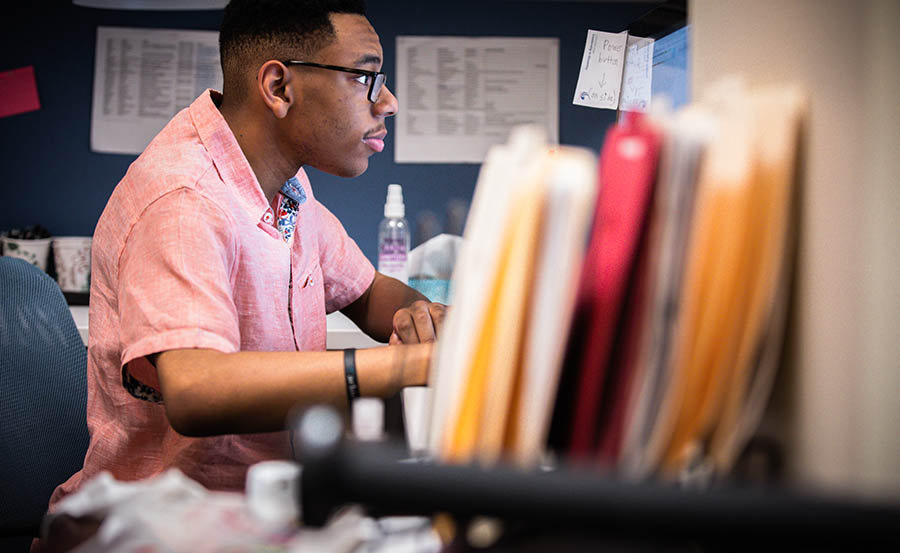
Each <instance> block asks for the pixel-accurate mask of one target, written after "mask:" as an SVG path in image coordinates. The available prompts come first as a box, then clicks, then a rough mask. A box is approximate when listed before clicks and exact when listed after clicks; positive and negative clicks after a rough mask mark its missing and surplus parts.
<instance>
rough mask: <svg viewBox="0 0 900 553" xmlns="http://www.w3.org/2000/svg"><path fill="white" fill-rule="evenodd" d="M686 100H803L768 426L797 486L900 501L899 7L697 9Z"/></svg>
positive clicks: (710, 0)
mask: <svg viewBox="0 0 900 553" xmlns="http://www.w3.org/2000/svg"><path fill="white" fill-rule="evenodd" d="M689 19H690V21H691V29H692V37H693V39H694V42H693V45H692V69H693V89H694V91H695V93H696V94H702V91H703V90H704V89H705V88H706V87H707V86H708V85H710V84H711V83H713V82H715V81H716V80H717V79H719V78H721V77H722V76H724V75H730V74H741V75H743V76H744V77H745V78H746V79H747V80H748V82H749V83H752V84H756V85H764V84H769V83H773V82H794V83H798V84H800V85H802V86H803V87H805V89H806V90H807V91H809V93H810V109H809V120H808V122H807V129H806V131H807V132H806V148H805V156H806V163H805V168H804V170H803V172H802V177H801V182H800V184H801V189H802V200H801V210H802V218H801V224H800V229H799V244H798V246H799V251H798V260H797V276H796V278H797V285H796V293H795V296H794V309H793V311H794V315H793V317H792V324H791V325H790V328H789V333H788V338H789V340H788V344H789V346H788V359H787V362H786V363H785V365H784V367H783V369H784V370H783V371H782V377H783V379H782V382H781V383H780V385H779V387H778V393H777V395H776V398H775V402H774V404H773V406H772V409H771V413H770V414H771V415H772V417H771V418H770V420H769V423H770V428H771V430H772V431H773V432H777V433H781V434H782V435H783V436H784V438H785V443H786V444H788V446H789V448H788V449H789V452H788V453H789V455H788V460H789V469H790V472H791V473H792V476H793V477H794V478H795V479H797V480H800V481H805V482H808V483H814V484H819V485H828V486H838V487H858V486H860V485H865V486H866V487H867V488H868V489H869V490H871V491H873V492H888V493H891V494H893V495H896V494H897V493H898V492H900V433H898V431H897V423H898V422H900V400H898V399H897V392H898V390H900V340H897V332H898V331H897V329H898V328H900V286H898V285H897V274H898V271H900V248H898V247H897V244H896V235H897V230H898V228H900V226H898V225H900V192H898V191H900V188H898V186H897V175H898V174H900V159H898V157H897V155H896V153H897V151H898V149H900V132H898V129H900V104H898V102H897V95H898V94H900V70H898V68H900V63H898V53H900V40H898V34H897V27H898V24H900V4H898V3H896V2H881V1H878V0H869V1H865V2H857V1H852V0H843V1H835V2H827V3H823V2H817V1H815V0H794V1H791V2H783V1H780V0H765V1H757V2H745V1H741V0H727V1H726V0H694V1H692V2H691V3H690V5H689Z"/></svg>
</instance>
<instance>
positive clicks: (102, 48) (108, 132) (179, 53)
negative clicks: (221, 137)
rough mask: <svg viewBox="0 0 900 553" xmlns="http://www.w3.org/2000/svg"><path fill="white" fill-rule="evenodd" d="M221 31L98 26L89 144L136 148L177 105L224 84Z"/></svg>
mask: <svg viewBox="0 0 900 553" xmlns="http://www.w3.org/2000/svg"><path fill="white" fill-rule="evenodd" d="M218 41H219V33H217V32H215V31H190V30H169V29H138V28H130V27H98V28H97V48H96V59H95V60H94V94H93V107H92V111H91V150H93V151H95V152H106V153H118V154H139V153H141V152H142V151H143V150H144V148H146V147H147V144H149V143H150V140H152V139H153V137H154V136H156V134H157V133H158V132H159V131H160V130H162V128H163V127H164V126H165V125H166V123H167V122H168V121H169V120H170V119H171V118H172V116H173V115H175V114H176V113H177V112H178V111H179V110H180V109H182V108H184V107H186V106H187V105H189V104H190V103H191V102H192V101H193V100H194V99H195V98H196V97H197V96H199V95H200V93H201V92H203V90H205V89H207V88H215V89H217V90H221V89H222V69H221V67H220V66H219V44H218Z"/></svg>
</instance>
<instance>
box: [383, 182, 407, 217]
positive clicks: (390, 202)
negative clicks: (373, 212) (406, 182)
mask: <svg viewBox="0 0 900 553" xmlns="http://www.w3.org/2000/svg"><path fill="white" fill-rule="evenodd" d="M405 215H406V206H405V205H404V204H403V187H402V186H400V185H399V184H389V185H388V191H387V200H386V201H385V203H384V216H385V217H403V216H405Z"/></svg>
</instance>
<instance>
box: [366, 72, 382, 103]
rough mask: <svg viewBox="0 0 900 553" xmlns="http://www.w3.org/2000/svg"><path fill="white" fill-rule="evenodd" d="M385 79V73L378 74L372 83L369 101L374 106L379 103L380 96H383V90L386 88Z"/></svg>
mask: <svg viewBox="0 0 900 553" xmlns="http://www.w3.org/2000/svg"><path fill="white" fill-rule="evenodd" d="M384 79H385V75H384V73H378V74H377V75H375V79H374V80H373V81H372V88H370V89H369V101H370V102H372V103H373V104H374V103H375V102H377V101H378V96H379V95H380V94H381V88H382V87H383V86H384Z"/></svg>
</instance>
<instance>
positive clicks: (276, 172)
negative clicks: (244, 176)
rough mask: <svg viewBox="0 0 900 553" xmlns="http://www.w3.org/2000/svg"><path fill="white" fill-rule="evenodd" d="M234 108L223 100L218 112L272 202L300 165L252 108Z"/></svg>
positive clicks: (268, 199)
mask: <svg viewBox="0 0 900 553" xmlns="http://www.w3.org/2000/svg"><path fill="white" fill-rule="evenodd" d="M232 108H233V107H232V105H230V104H228V103H226V102H224V101H223V103H222V106H221V107H220V108H219V111H220V112H221V113H222V117H223V118H224V119H225V122H226V123H228V127H229V128H230V129H231V132H232V133H233V134H234V137H235V139H236V140H237V143H238V145H239V146H240V147H241V151H242V152H243V153H244V157H246V158H247V161H248V162H249V163H250V168H251V169H252V170H253V174H255V175H256V180H257V181H258V182H259V186H260V188H262V191H263V194H264V195H265V196H266V201H267V202H268V203H269V204H271V203H272V200H273V199H274V198H275V195H276V194H277V193H278V191H279V190H281V186H282V185H283V184H284V182H285V181H286V180H288V179H289V178H291V177H293V176H294V175H295V174H296V173H297V171H299V169H300V167H294V166H293V165H292V163H291V162H290V161H289V160H288V159H287V158H286V157H285V155H284V152H281V151H279V150H278V147H277V144H276V141H275V140H273V139H272V136H271V134H270V133H268V132H266V130H265V126H264V125H261V124H260V123H259V121H260V119H259V118H257V117H256V116H254V115H253V114H250V113H248V112H249V111H250V109H252V108H246V109H237V108H234V109H232Z"/></svg>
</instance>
